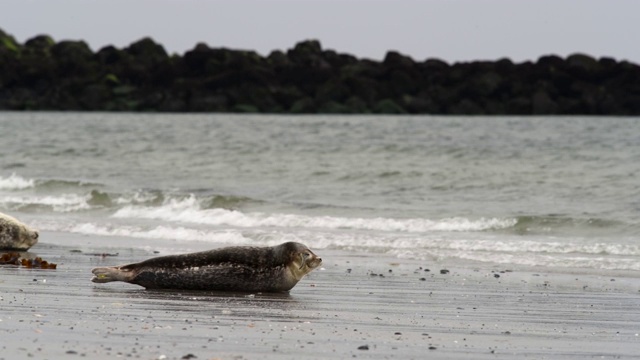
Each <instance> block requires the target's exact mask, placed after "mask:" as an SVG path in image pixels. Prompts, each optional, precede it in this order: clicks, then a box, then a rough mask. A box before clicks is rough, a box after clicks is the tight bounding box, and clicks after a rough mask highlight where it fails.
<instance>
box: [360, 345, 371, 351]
mask: <svg viewBox="0 0 640 360" xmlns="http://www.w3.org/2000/svg"><path fill="white" fill-rule="evenodd" d="M358 350H369V345H362V346H358Z"/></svg>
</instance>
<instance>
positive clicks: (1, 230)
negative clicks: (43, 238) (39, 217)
mask: <svg viewBox="0 0 640 360" xmlns="http://www.w3.org/2000/svg"><path fill="white" fill-rule="evenodd" d="M37 242H38V232H37V231H36V230H33V229H31V228H29V227H28V226H27V225H25V224H23V223H22V222H20V221H18V220H17V219H16V218H14V217H12V216H9V215H7V214H3V213H0V249H2V250H24V251H26V250H28V249H29V248H30V247H32V246H33V245H35V244H36V243H37Z"/></svg>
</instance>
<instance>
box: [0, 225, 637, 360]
mask: <svg viewBox="0 0 640 360" xmlns="http://www.w3.org/2000/svg"><path fill="white" fill-rule="evenodd" d="M43 235H44V236H42V237H41V239H43V240H42V242H41V243H39V244H37V245H36V246H35V247H34V248H32V249H31V251H29V252H28V254H31V255H32V256H40V257H42V258H43V259H44V260H47V261H49V262H53V263H57V264H58V268H57V270H34V269H26V268H18V267H11V266H2V267H0V274H1V277H0V286H1V287H2V289H3V292H2V294H1V295H0V304H1V305H2V309H3V311H2V312H1V313H0V334H1V335H2V338H3V339H4V341H3V345H0V350H1V351H0V359H16V358H27V357H34V358H40V359H58V358H73V357H76V356H78V357H91V358H96V359H103V358H104V359H107V358H114V357H124V358H140V359H182V358H198V359H213V358H220V359H240V358H241V359H258V358H260V359H262V358H278V359H283V358H284V359H293V358H296V359H299V358H304V359H316V358H320V359H321V358H347V357H349V358H351V357H357V358H372V359H383V358H385V359H389V358H391V359H394V358H397V359H420V358H424V357H425V356H427V355H429V356H433V357H436V358H441V359H496V358H498V359H514V358H536V359H538V358H548V359H581V358H588V357H598V358H640V354H638V353H637V348H638V346H639V345H640V336H639V335H638V333H639V332H640V328H639V327H638V325H637V324H639V323H640V306H638V301H637V299H638V295H639V291H640V276H632V275H634V274H633V273H632V272H629V273H628V274H627V275H629V276H625V274H626V273H627V272H611V271H606V272H598V271H587V272H580V273H576V272H575V271H573V272H572V271H571V270H568V271H566V272H562V271H558V269H552V270H551V271H543V269H534V270H533V271H531V269H528V270H522V269H520V268H518V269H515V268H514V269H508V268H509V267H508V266H504V267H496V266H491V265H490V264H478V265H477V266H476V265H474V266H472V267H466V266H462V265H460V264H457V263H455V264H454V263H449V264H448V263H444V262H442V263H440V262H435V263H434V262H427V261H418V260H410V259H398V258H391V257H388V256H383V255H379V256H378V255H374V254H355V253H349V252H344V251H335V250H322V249H320V250H318V251H316V252H317V253H318V254H319V255H320V256H321V257H322V258H323V260H324V263H323V265H322V268H321V269H317V270H315V271H313V272H312V273H311V274H309V275H308V276H307V277H306V278H305V279H303V280H302V281H301V282H300V283H298V285H297V286H296V287H294V288H293V289H292V290H291V292H290V293H289V294H223V293H208V292H179V291H147V290H144V289H142V288H141V287H138V286H135V285H130V284H123V283H118V284H115V283H114V284H93V283H91V282H90V280H89V279H90V278H91V272H90V270H91V268H93V267H96V266H111V265H118V264H126V263H131V262H137V261H141V260H143V259H146V258H149V257H153V256H158V255H164V253H165V252H169V251H174V252H177V251H176V250H175V249H176V248H179V247H180V246H181V245H182V246H183V248H184V247H187V246H188V247H189V251H197V250H199V247H200V246H203V247H204V246H206V244H200V243H189V244H184V243H169V242H166V241H165V242H160V243H159V245H158V246H157V247H156V246H152V244H154V243H153V242H152V240H141V241H140V243H139V244H137V245H138V248H131V246H130V243H131V239H127V238H112V237H109V238H106V237H97V236H78V235H74V234H66V233H45V234H43ZM136 241H138V240H136ZM127 244H129V245H127ZM105 245H106V246H105ZM208 247H211V244H208ZM105 250H108V251H105ZM154 251H160V252H161V253H157V254H154ZM101 252H109V253H113V254H115V253H117V256H106V257H102V256H95V254H100V253H101ZM181 252H186V251H181ZM421 267H422V268H421ZM426 268H428V269H429V270H430V271H428V272H427V271H425V269H426ZM443 269H447V270H449V272H448V273H445V274H443V273H441V272H440V270H443Z"/></svg>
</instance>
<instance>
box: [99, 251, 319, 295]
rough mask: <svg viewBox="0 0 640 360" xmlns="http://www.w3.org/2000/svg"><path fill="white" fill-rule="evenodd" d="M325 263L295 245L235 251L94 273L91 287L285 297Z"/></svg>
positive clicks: (165, 258)
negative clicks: (113, 284) (116, 283)
mask: <svg viewBox="0 0 640 360" xmlns="http://www.w3.org/2000/svg"><path fill="white" fill-rule="evenodd" d="M321 263H322V259H321V258H319V257H318V256H316V254H314V253H313V252H312V251H311V250H309V248H308V247H307V246H305V245H303V244H300V243H296V242H286V243H283V244H280V245H278V246H271V247H249V246H234V247H227V248H221V249H215V250H209V251H202V252H196V253H190V254H182V255H168V256H160V257H156V258H152V259H148V260H145V261H142V262H139V263H135V264H128V265H121V266H115V267H100V268H95V269H93V270H92V272H93V274H94V277H93V278H92V279H91V281H93V282H95V283H107V282H112V281H124V282H127V283H130V284H136V285H140V286H144V287H145V288H147V289H175V290H208V291H238V292H282V291H289V290H291V288H293V287H294V286H295V285H296V284H297V283H298V281H300V279H302V278H303V277H304V276H305V275H306V274H308V273H309V272H311V271H312V270H313V269H315V268H317V267H318V266H320V264H321Z"/></svg>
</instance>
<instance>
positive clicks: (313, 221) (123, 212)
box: [112, 196, 516, 232]
mask: <svg viewBox="0 0 640 360" xmlns="http://www.w3.org/2000/svg"><path fill="white" fill-rule="evenodd" d="M112 217H114V218H139V219H154V220H164V221H169V222H182V223H194V224H204V225H214V226H233V227H245V228H253V227H278V228H280V227H287V228H316V229H359V230H377V231H398V232H432V231H485V230H490V229H502V228H507V227H511V226H513V225H514V224H515V223H516V220H515V219H499V218H481V219H475V220H472V219H467V218H458V217H456V218H446V219H438V220H432V219H422V218H411V219H394V218H382V217H377V218H349V217H335V216H307V215H299V214H282V213H272V214H268V213H262V212H248V213H244V212H242V211H238V210H227V209H222V208H214V209H202V208H201V206H200V202H199V201H198V200H197V198H196V197H195V196H189V197H187V198H184V199H175V198H172V199H168V201H166V202H165V203H164V204H163V205H162V206H158V207H150V206H135V205H129V206H124V207H123V208H121V209H119V210H118V211H116V212H115V213H114V214H113V215H112Z"/></svg>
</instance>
